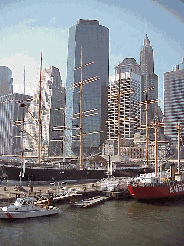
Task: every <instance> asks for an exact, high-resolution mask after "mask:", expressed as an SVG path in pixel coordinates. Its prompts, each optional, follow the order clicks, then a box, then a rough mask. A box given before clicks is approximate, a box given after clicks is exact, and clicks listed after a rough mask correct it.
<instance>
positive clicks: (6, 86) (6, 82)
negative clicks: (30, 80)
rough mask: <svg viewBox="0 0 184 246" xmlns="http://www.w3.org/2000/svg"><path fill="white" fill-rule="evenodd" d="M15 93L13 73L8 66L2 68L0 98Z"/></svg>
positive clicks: (0, 73)
mask: <svg viewBox="0 0 184 246" xmlns="http://www.w3.org/2000/svg"><path fill="white" fill-rule="evenodd" d="M12 93H13V78H12V71H11V70H10V69H9V68H8V67H6V66H0V96H4V95H9V94H12Z"/></svg>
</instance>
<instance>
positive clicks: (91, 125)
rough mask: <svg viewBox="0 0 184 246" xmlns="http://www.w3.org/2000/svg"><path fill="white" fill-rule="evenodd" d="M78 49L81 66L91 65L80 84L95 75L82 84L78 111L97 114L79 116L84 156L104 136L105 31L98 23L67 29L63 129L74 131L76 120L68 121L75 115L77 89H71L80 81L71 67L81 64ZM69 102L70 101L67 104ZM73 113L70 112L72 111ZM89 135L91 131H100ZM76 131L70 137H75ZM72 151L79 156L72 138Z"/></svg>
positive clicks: (78, 72) (93, 150) (95, 148)
mask: <svg viewBox="0 0 184 246" xmlns="http://www.w3.org/2000/svg"><path fill="white" fill-rule="evenodd" d="M81 47H82V60H83V64H87V63H89V62H94V63H93V64H91V65H89V66H85V67H84V68H83V79H82V80H83V81H84V80H86V79H88V78H91V77H94V76H98V78H99V79H98V80H97V81H94V82H91V83H87V84H84V85H83V95H82V111H83V112H86V111H89V110H93V109H94V110H95V111H93V112H96V113H98V114H95V115H92V116H89V117H86V115H85V113H83V133H84V138H83V147H84V153H86V154H87V155H88V154H93V153H97V152H98V151H99V149H100V146H101V145H102V143H104V141H105V139H106V134H107V127H106V120H107V106H108V81H109V29H108V28H107V27H105V26H102V25H100V24H99V21H98V20H83V19H80V20H78V21H77V24H76V25H75V26H72V27H71V28H70V30H69V46H68V64H67V80H66V89H67V92H66V126H67V124H68V126H72V129H74V128H78V126H79V119H74V117H73V119H72V123H71V117H72V114H77V113H79V100H80V97H79V87H76V88H74V89H73V90H72V89H71V86H72V85H73V84H75V83H77V82H80V81H81V70H80V69H78V70H74V68H77V67H80V65H81ZM71 100H72V101H71ZM72 111H73V112H72ZM100 131H101V133H97V134H89V135H88V133H91V132H100ZM78 134H79V132H78V129H76V130H73V131H72V135H73V136H74V135H78ZM72 139H73V141H72V151H73V152H74V154H76V155H78V154H79V149H80V146H79V141H78V139H79V138H77V137H76V138H72Z"/></svg>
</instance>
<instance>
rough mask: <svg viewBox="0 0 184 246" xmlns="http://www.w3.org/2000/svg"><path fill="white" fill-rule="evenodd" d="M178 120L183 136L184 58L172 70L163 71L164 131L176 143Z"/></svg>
mask: <svg viewBox="0 0 184 246" xmlns="http://www.w3.org/2000/svg"><path fill="white" fill-rule="evenodd" d="M178 120H180V124H181V127H182V130H181V135H182V136H184V135H183V134H184V59H183V62H182V63H181V65H176V67H175V69H174V70H173V71H169V72H165V73H164V122H165V129H164V132H165V135H167V136H169V137H171V140H172V142H173V143H177V134H178V133H177V130H176V125H177V123H178Z"/></svg>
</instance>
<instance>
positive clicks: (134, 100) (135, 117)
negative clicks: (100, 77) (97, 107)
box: [108, 58, 141, 139]
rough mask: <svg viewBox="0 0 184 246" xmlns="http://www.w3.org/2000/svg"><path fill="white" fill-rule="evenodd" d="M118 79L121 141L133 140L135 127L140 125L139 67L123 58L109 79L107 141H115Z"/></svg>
mask: <svg viewBox="0 0 184 246" xmlns="http://www.w3.org/2000/svg"><path fill="white" fill-rule="evenodd" d="M119 79H120V134H121V139H123V138H133V137H134V132H135V126H139V125H140V106H139V102H140V83H141V77H140V65H139V64H138V63H137V62H136V60H135V59H134V58H125V59H124V60H123V62H122V63H120V64H119V65H118V66H116V68H115V75H114V76H111V77H110V83H109V93H108V94H109V96H108V139H117V132H118V90H119V85H118V83H119V82H118V81H119ZM129 92H131V93H129Z"/></svg>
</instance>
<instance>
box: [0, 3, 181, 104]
mask: <svg viewBox="0 0 184 246" xmlns="http://www.w3.org/2000/svg"><path fill="white" fill-rule="evenodd" d="M183 8H184V3H183V2H182V1H180V0H177V1H174V3H173V1H167V6H166V5H164V1H163V0H159V1H156V0H150V1H146V0H143V1H142V2H141V4H140V3H139V2H137V1H135V0H132V1H128V2H127V1H116V2H113V3H111V1H108V0H104V1H89V2H88V3H86V1H82V0H81V1H77V2H76V3H75V2H73V1H67V2H65V1H63V2H62V3H60V1H57V0H54V1H52V4H51V3H48V2H47V1H43V0H38V1H35V0H33V1H30V0H25V1H18V0H17V1H10V0H9V1H6V2H5V1H2V3H1V6H0V13H1V15H0V20H1V27H0V30H1V34H2V40H1V47H2V52H1V56H0V65H1V66H7V67H9V68H10V69H11V70H12V77H13V79H14V91H15V92H20V93H21V91H22V88H23V67H24V64H25V66H26V87H27V90H28V91H32V94H33V93H34V89H35V88H36V87H37V84H38V80H39V66H40V51H41V50H43V58H44V64H43V67H46V66H50V65H53V66H56V67H58V68H59V69H60V73H61V76H62V80H63V82H64V83H65V80H66V63H67V45H68V36H69V35H68V32H69V27H70V26H72V25H74V24H75V23H76V21H77V19H97V20H99V21H100V23H103V25H104V26H106V27H107V28H109V29H110V69H109V71H110V75H112V74H113V72H114V67H115V66H116V65H117V64H118V63H119V62H121V61H123V59H124V58H126V57H134V58H135V59H136V61H137V62H138V63H139V62H140V60H139V52H140V47H141V45H142V40H143V39H144V38H145V35H146V33H147V34H148V37H149V39H150V41H151V45H152V47H153V49H154V62H155V73H156V74H157V75H158V76H159V97H161V99H162V100H163V75H164V72H166V71H170V70H172V67H173V66H174V65H175V64H177V63H180V62H181V61H182V58H183V57H184V44H183V42H182V36H183V35H182V31H183V23H184V14H183ZM68 13H70V14H68ZM163 20H164V21H163ZM171 57H172V59H171ZM161 105H162V108H163V101H162V102H161Z"/></svg>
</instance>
